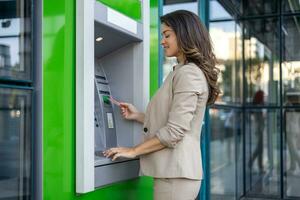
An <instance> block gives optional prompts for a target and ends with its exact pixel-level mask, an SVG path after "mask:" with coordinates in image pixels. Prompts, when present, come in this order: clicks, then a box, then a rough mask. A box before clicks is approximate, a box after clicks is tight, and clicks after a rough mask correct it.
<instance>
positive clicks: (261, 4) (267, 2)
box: [243, 0, 279, 15]
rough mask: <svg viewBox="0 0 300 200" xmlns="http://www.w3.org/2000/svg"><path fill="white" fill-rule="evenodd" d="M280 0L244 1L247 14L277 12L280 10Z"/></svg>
mask: <svg viewBox="0 0 300 200" xmlns="http://www.w3.org/2000/svg"><path fill="white" fill-rule="evenodd" d="M278 1H279V0H248V1H243V3H244V4H243V6H244V13H245V15H264V14H275V13H277V12H278V11H279V8H278Z"/></svg>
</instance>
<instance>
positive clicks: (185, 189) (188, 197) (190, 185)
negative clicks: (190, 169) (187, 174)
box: [154, 178, 201, 200]
mask: <svg viewBox="0 0 300 200" xmlns="http://www.w3.org/2000/svg"><path fill="white" fill-rule="evenodd" d="M200 187H201V180H191V179H185V178H154V200H195V199H196V198H197V195H198V193H199V191H200Z"/></svg>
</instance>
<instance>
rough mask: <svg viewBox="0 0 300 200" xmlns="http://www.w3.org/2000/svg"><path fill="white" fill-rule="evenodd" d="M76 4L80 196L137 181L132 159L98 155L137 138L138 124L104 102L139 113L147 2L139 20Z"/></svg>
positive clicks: (143, 95) (145, 83)
mask: <svg viewBox="0 0 300 200" xmlns="http://www.w3.org/2000/svg"><path fill="white" fill-rule="evenodd" d="M76 3H77V5H76V192H77V193H79V194H80V193H86V192H90V191H93V190H95V189H99V188H102V187H104V186H107V185H110V184H114V183H117V182H120V181H125V180H129V179H133V178H137V177H138V176H139V161H138V159H118V160H116V161H111V159H108V158H105V157H104V156H103V155H102V152H103V151H104V150H106V149H108V148H111V147H116V146H125V147H126V146H127V147H129V146H133V145H136V144H138V143H139V142H141V139H142V134H143V133H142V127H141V125H140V124H137V123H134V122H130V121H127V120H124V119H123V118H122V117H121V115H120V110H119V108H118V106H116V105H114V104H113V103H112V102H111V101H110V97H111V96H112V97H114V98H115V99H117V100H120V101H124V102H131V103H133V104H134V105H136V106H137V107H138V108H139V109H140V110H145V107H146V105H147V102H148V99H149V17H148V16H147V13H149V1H140V3H141V8H142V11H141V12H142V19H141V20H140V21H136V20H133V19H131V18H129V17H128V16H126V15H124V14H122V13H120V12H118V11H116V10H114V9H113V8H110V7H108V6H106V5H105V4H102V3H101V2H100V1H94V0H77V2H76ZM146 10H147V12H144V11H146Z"/></svg>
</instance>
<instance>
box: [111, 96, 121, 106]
mask: <svg viewBox="0 0 300 200" xmlns="http://www.w3.org/2000/svg"><path fill="white" fill-rule="evenodd" d="M109 100H110V102H112V103H113V104H115V105H117V106H120V102H118V101H117V100H115V99H114V98H113V97H112V96H109Z"/></svg>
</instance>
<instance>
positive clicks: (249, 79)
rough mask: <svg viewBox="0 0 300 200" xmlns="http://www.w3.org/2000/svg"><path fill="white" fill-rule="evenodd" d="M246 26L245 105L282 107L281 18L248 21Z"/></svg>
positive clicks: (245, 22)
mask: <svg viewBox="0 0 300 200" xmlns="http://www.w3.org/2000/svg"><path fill="white" fill-rule="evenodd" d="M243 23H244V37H243V39H244V40H243V43H244V59H245V88H244V89H245V91H244V95H245V101H246V102H245V104H246V105H251V106H263V105H264V106H265V105H270V106H279V105H280V68H279V66H280V63H279V59H280V39H279V37H280V34H279V33H278V30H279V21H278V19H277V18H262V19H250V20H245V21H244V22H243ZM267 30H269V31H267ZM271 30H274V31H271ZM274 52H275V53H274Z"/></svg>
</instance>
